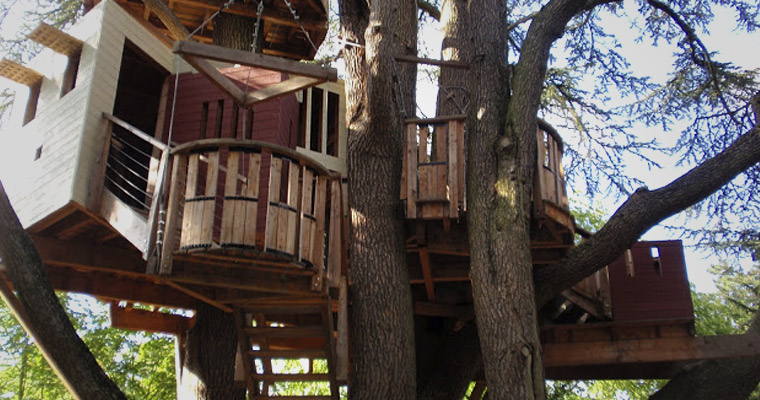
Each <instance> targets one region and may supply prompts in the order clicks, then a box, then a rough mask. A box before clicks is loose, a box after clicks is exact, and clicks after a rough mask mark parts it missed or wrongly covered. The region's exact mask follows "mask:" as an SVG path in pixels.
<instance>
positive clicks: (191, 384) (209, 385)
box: [180, 303, 245, 400]
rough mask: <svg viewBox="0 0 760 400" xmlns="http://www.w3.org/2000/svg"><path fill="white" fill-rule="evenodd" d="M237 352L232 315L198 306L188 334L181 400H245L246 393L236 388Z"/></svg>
mask: <svg viewBox="0 0 760 400" xmlns="http://www.w3.org/2000/svg"><path fill="white" fill-rule="evenodd" d="M237 348H238V341H237V331H236V329H235V318H234V317H233V315H232V314H230V313H226V312H224V311H222V310H219V309H217V308H215V307H212V306H209V305H207V304H205V303H198V306H197V307H196V314H195V325H194V326H193V328H192V329H190V331H188V334H187V344H186V346H185V363H184V365H183V366H182V383H181V391H182V395H181V396H180V398H183V399H198V400H235V399H239V400H242V399H245V389H244V388H236V387H235V385H234V383H235V382H234V381H235V355H236V354H237Z"/></svg>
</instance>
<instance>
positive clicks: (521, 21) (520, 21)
mask: <svg viewBox="0 0 760 400" xmlns="http://www.w3.org/2000/svg"><path fill="white" fill-rule="evenodd" d="M536 15H538V11H536V12H533V13H530V14H528V15H524V16H522V17H520V18H518V19H517V21H515V22H512V23H511V24H509V25H507V32H509V31H511V30H513V29H515V28H517V27H518V26H520V25H522V24H524V23H526V22H528V21H530V20H532V19H533V18H535V17H536Z"/></svg>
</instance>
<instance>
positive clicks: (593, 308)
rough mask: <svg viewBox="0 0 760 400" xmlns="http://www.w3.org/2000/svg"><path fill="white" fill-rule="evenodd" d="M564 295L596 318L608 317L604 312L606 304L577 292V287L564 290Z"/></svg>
mask: <svg viewBox="0 0 760 400" xmlns="http://www.w3.org/2000/svg"><path fill="white" fill-rule="evenodd" d="M562 296H564V297H565V298H566V299H568V300H570V301H572V302H573V303H574V304H576V305H577V306H578V307H580V308H582V309H583V310H584V311H586V312H588V313H589V314H591V315H593V316H594V317H595V318H596V319H600V320H604V319H606V318H607V317H606V315H605V313H604V306H603V305H602V304H600V303H598V302H596V301H594V300H592V299H589V298H588V297H586V296H584V295H582V294H580V293H578V292H576V291H575V289H572V288H571V289H567V290H565V291H563V292H562Z"/></svg>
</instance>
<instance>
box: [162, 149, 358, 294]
mask: <svg viewBox="0 0 760 400" xmlns="http://www.w3.org/2000/svg"><path fill="white" fill-rule="evenodd" d="M172 161H173V167H172V171H171V181H170V182H171V183H170V185H171V186H170V191H169V199H168V203H167V204H166V210H167V221H166V233H165V235H164V241H163V246H162V248H161V254H162V256H161V263H160V269H159V271H160V273H161V274H164V275H170V274H171V270H172V257H173V254H175V253H176V252H178V251H181V252H191V253H193V254H195V253H199V254H203V253H207V252H210V251H220V252H225V253H228V254H234V255H235V256H236V257H242V258H249V259H256V258H259V257H268V258H269V259H272V258H274V260H275V261H276V260H279V261H281V262H283V263H285V264H287V263H292V264H293V265H300V266H301V267H303V268H311V269H313V270H314V278H313V285H312V290H314V291H318V292H320V291H324V290H326V289H327V288H328V287H331V288H338V286H339V283H340V278H341V276H343V275H345V263H346V255H345V254H344V253H345V248H344V246H343V239H344V235H345V233H344V226H343V203H342V197H343V196H342V187H341V181H340V178H339V176H338V175H336V174H333V173H332V172H330V171H328V170H327V169H325V168H324V167H323V166H321V165H320V164H319V163H317V162H316V161H313V160H311V159H308V158H307V157H304V156H303V155H300V154H298V153H296V152H295V151H293V150H291V149H287V148H283V147H280V146H277V145H273V144H269V143H263V142H256V141H236V140H230V139H208V140H201V141H198V142H193V143H188V144H184V145H181V146H177V147H176V148H174V149H173V150H172ZM267 166H268V167H269V174H268V176H267V178H266V179H265V180H263V182H262V181H261V180H260V175H261V171H262V168H264V169H265V168H266V167H267ZM265 193H268V194H266V198H267V201H266V202H264V203H263V204H259V203H260V202H259V196H260V194H262V195H263V194H265Z"/></svg>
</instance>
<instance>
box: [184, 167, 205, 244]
mask: <svg viewBox="0 0 760 400" xmlns="http://www.w3.org/2000/svg"><path fill="white" fill-rule="evenodd" d="M199 160H200V154H198V153H194V154H190V156H189V157H188V162H187V178H186V179H185V208H184V210H183V212H182V231H181V238H180V243H179V245H180V247H185V246H190V245H193V244H195V243H197V242H198V235H199V234H200V217H201V216H202V214H200V213H199V210H200V207H198V203H197V202H195V201H188V200H191V199H193V198H195V196H196V191H197V186H198V167H199Z"/></svg>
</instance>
